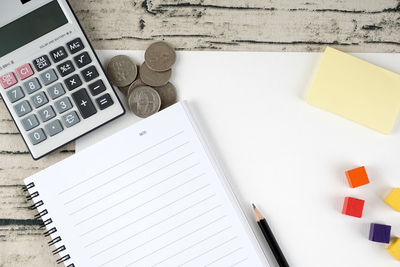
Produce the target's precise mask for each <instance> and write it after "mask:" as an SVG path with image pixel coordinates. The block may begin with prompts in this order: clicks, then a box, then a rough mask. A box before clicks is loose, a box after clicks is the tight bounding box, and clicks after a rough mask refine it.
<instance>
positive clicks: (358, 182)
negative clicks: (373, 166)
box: [346, 166, 369, 188]
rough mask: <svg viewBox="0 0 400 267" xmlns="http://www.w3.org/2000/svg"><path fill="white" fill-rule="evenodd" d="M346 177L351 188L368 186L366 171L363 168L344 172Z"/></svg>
mask: <svg viewBox="0 0 400 267" xmlns="http://www.w3.org/2000/svg"><path fill="white" fill-rule="evenodd" d="M346 177H347V181H348V182H349V186H350V187H351V188H355V187H359V186H362V185H365V184H369V179H368V175H367V171H366V170H365V167H364V166H362V167H359V168H355V169H352V170H349V171H346Z"/></svg>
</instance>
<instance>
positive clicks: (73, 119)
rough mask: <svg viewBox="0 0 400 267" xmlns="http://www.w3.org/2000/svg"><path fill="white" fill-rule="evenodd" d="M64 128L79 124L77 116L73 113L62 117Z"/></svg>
mask: <svg viewBox="0 0 400 267" xmlns="http://www.w3.org/2000/svg"><path fill="white" fill-rule="evenodd" d="M62 120H63V123H64V125H65V127H67V128H70V127H72V126H74V125H75V124H77V123H78V122H80V121H81V120H80V119H79V116H78V114H77V113H76V112H75V111H72V112H70V113H68V114H67V115H64V116H63V117H62Z"/></svg>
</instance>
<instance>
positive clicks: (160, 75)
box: [139, 63, 172, 86]
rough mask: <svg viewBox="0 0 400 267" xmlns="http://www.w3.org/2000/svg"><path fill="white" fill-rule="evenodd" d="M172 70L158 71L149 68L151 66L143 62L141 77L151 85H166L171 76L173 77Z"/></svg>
mask: <svg viewBox="0 0 400 267" xmlns="http://www.w3.org/2000/svg"><path fill="white" fill-rule="evenodd" d="M171 73H172V71H171V70H167V71H163V72H157V71H153V70H151V69H149V67H148V66H147V65H146V63H143V64H142V65H141V66H140V71H139V74H140V79H142V81H143V82H144V83H145V84H147V85H150V86H163V85H166V84H167V83H168V81H169V78H171Z"/></svg>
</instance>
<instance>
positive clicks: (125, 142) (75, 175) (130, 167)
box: [25, 103, 268, 266]
mask: <svg viewBox="0 0 400 267" xmlns="http://www.w3.org/2000/svg"><path fill="white" fill-rule="evenodd" d="M30 182H34V183H35V187H34V188H32V189H30V193H34V192H35V191H38V192H39V194H40V196H39V197H37V199H41V200H42V201H43V202H44V205H43V206H41V207H39V211H40V210H43V209H47V210H48V216H45V217H44V219H47V218H50V217H51V218H52V221H53V224H51V225H49V226H48V228H51V227H52V226H55V227H56V228H57V232H56V233H54V234H53V235H52V237H53V238H55V237H57V236H60V237H61V238H62V240H63V241H62V242H59V244H58V245H65V246H66V254H69V255H70V256H71V260H69V261H67V262H66V265H68V264H71V263H74V264H75V266H268V263H267V261H266V259H265V257H264V255H263V253H262V251H261V249H260V247H259V245H258V243H257V241H256V239H255V237H254V235H253V233H252V232H251V230H250V227H249V226H248V224H247V222H246V220H245V218H244V216H243V214H242V213H241V211H240V209H239V207H238V206H237V203H236V200H235V199H234V197H233V195H232V193H231V191H230V189H229V187H228V185H227V183H226V180H225V179H224V178H223V176H222V175H221V174H220V173H219V171H218V169H217V168H216V166H215V165H214V163H213V161H212V160H211V158H210V156H209V154H208V152H207V149H206V147H205V145H204V143H203V142H202V139H201V138H200V135H199V134H198V131H197V128H196V126H195V125H194V123H193V120H192V118H191V116H190V114H189V112H188V109H187V108H186V106H185V103H178V104H176V105H174V106H172V107H170V108H168V109H166V110H164V111H162V112H159V113H158V114H155V115H153V116H152V117H150V118H148V119H145V120H142V121H140V122H138V123H136V124H134V125H132V126H131V127H128V128H127V129H125V130H123V131H121V132H118V133H116V134H115V135H113V136H111V137H109V138H107V139H105V140H103V141H101V142H99V143H98V144H96V145H94V146H92V147H89V148H88V149H86V150H84V151H82V152H81V153H78V154H76V155H74V156H72V157H70V158H68V159H66V160H64V161H63V162H60V163H58V164H56V165H54V166H52V167H50V168H48V169H46V170H44V171H42V172H40V173H38V174H37V175H34V176H32V177H30V178H28V179H26V181H25V183H26V184H29V183H30ZM62 255H63V254H61V256H62Z"/></svg>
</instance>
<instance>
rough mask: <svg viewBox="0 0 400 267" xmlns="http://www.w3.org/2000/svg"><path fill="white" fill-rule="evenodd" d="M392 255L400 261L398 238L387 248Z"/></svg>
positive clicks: (399, 240)
mask: <svg viewBox="0 0 400 267" xmlns="http://www.w3.org/2000/svg"><path fill="white" fill-rule="evenodd" d="M386 250H387V251H389V253H390V254H392V256H393V257H395V258H396V259H397V260H398V261H400V238H396V239H395V240H394V241H393V242H392V243H391V244H390V245H389V246H388V247H387V248H386Z"/></svg>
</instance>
